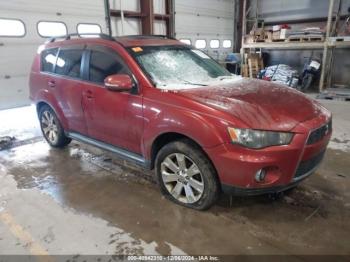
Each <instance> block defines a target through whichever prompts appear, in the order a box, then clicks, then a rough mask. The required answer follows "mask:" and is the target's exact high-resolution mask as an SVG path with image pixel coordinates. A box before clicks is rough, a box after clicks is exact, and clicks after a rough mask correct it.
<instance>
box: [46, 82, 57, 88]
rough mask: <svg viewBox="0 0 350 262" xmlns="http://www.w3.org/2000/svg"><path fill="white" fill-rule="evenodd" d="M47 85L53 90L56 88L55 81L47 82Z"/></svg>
mask: <svg viewBox="0 0 350 262" xmlns="http://www.w3.org/2000/svg"><path fill="white" fill-rule="evenodd" d="M47 85H48V86H49V87H51V88H54V87H56V82H55V80H50V81H49V82H47Z"/></svg>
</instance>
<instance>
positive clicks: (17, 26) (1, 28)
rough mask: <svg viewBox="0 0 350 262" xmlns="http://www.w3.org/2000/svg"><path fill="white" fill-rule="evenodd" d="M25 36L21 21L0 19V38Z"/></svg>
mask: <svg viewBox="0 0 350 262" xmlns="http://www.w3.org/2000/svg"><path fill="white" fill-rule="evenodd" d="M25 34H26V28H25V26H24V23H23V22H22V21H21V20H18V19H7V18H0V36H8V37H23V36H24V35H25Z"/></svg>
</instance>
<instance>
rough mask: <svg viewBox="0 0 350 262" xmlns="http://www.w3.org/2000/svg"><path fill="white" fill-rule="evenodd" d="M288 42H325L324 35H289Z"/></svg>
mask: <svg viewBox="0 0 350 262" xmlns="http://www.w3.org/2000/svg"><path fill="white" fill-rule="evenodd" d="M287 42H324V36H309V35H303V36H299V35H295V36H289V37H288V38H287Z"/></svg>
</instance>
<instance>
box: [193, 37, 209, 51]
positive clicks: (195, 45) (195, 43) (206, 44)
mask: <svg viewBox="0 0 350 262" xmlns="http://www.w3.org/2000/svg"><path fill="white" fill-rule="evenodd" d="M197 41H204V42H205V46H204V47H201V48H199V47H197ZM207 46H208V43H207V40H206V39H203V38H201V39H196V41H195V42H194V47H195V48H197V49H199V50H201V49H206V48H207Z"/></svg>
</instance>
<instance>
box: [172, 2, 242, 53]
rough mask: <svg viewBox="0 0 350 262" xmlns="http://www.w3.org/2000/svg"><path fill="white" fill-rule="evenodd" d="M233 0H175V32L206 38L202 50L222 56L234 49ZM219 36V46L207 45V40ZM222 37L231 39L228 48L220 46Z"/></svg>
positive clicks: (181, 35) (179, 37)
mask: <svg viewBox="0 0 350 262" xmlns="http://www.w3.org/2000/svg"><path fill="white" fill-rule="evenodd" d="M234 7H235V5H234V0H200V1H198V0H175V36H176V38H178V39H190V40H191V42H192V45H195V41H196V40H197V39H204V40H206V42H207V45H206V47H205V48H204V51H205V52H207V53H209V55H211V56H212V57H213V58H215V59H217V60H222V59H224V58H225V57H226V55H227V54H228V53H230V52H232V50H233V47H232V45H233V35H234V13H235V10H234ZM213 39H218V40H219V41H220V47H219V48H218V49H213V48H210V40H213ZM224 40H230V41H231V42H232V45H231V47H230V48H223V46H222V43H223V41H224Z"/></svg>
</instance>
